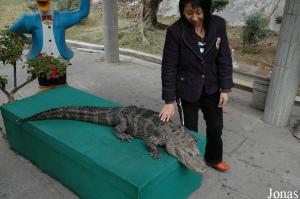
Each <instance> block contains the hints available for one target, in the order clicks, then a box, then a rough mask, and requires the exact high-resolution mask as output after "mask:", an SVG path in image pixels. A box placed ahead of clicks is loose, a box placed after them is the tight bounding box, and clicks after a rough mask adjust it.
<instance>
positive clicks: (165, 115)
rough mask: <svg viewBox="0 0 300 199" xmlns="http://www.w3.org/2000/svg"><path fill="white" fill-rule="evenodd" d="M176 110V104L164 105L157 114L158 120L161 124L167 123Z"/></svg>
mask: <svg viewBox="0 0 300 199" xmlns="http://www.w3.org/2000/svg"><path fill="white" fill-rule="evenodd" d="M175 110H176V102H172V103H168V104H165V105H164V106H163V108H162V110H161V112H160V114H159V117H160V120H161V121H163V122H168V121H169V120H170V119H171V118H172V117H173V115H174V114H175Z"/></svg>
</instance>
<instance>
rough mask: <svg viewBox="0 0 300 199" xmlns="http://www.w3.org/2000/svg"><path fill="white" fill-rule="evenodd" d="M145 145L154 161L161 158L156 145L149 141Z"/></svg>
mask: <svg viewBox="0 0 300 199" xmlns="http://www.w3.org/2000/svg"><path fill="white" fill-rule="evenodd" d="M145 145H146V147H147V148H148V150H149V152H150V156H152V157H153V158H154V159H159V158H160V153H159V150H158V147H157V146H156V145H155V144H153V143H152V142H149V141H145Z"/></svg>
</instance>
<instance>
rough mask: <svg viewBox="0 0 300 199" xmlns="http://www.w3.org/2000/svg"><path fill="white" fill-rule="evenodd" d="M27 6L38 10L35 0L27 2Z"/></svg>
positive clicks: (32, 9)
mask: <svg viewBox="0 0 300 199" xmlns="http://www.w3.org/2000/svg"><path fill="white" fill-rule="evenodd" d="M27 7H28V8H29V10H31V11H33V12H35V11H37V10H38V7H37V4H36V2H35V1H30V2H28V3H27Z"/></svg>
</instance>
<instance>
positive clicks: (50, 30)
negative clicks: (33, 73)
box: [10, 0, 90, 90]
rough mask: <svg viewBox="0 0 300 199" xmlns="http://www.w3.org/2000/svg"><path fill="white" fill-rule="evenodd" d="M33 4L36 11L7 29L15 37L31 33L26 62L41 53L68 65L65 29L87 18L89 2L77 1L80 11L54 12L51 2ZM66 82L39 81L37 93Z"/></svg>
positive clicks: (60, 80)
mask: <svg viewBox="0 0 300 199" xmlns="http://www.w3.org/2000/svg"><path fill="white" fill-rule="evenodd" d="M36 3H37V6H38V10H39V11H38V12H35V13H25V14H24V15H23V16H22V17H21V18H20V19H19V20H18V21H17V22H16V23H15V24H13V25H12V26H11V27H10V30H11V31H12V32H15V33H17V34H23V33H30V34H32V48H31V50H30V52H29V54H28V59H32V58H37V57H38V56H39V55H41V53H43V54H46V55H49V56H53V57H57V58H62V59H63V60H65V61H66V62H67V63H68V61H69V60H70V59H71V58H72V57H73V52H72V51H71V50H70V49H69V48H68V46H67V44H66V41H65V30H66V29H68V28H70V27H72V26H74V25H76V24H78V23H79V22H80V21H81V20H82V19H83V18H85V17H87V16H88V14H89V11H90V0H80V9H79V10H74V11H63V12H59V11H57V10H55V9H54V0H36ZM39 80H40V79H39ZM65 83H66V77H64V78H62V79H59V80H58V81H56V82H54V83H53V82H52V83H49V82H42V81H39V84H40V90H47V89H49V88H52V87H55V86H56V85H60V84H65ZM49 84H50V85H49ZM53 84H54V85H53Z"/></svg>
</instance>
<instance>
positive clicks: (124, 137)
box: [115, 121, 133, 142]
mask: <svg viewBox="0 0 300 199" xmlns="http://www.w3.org/2000/svg"><path fill="white" fill-rule="evenodd" d="M126 129H127V124H126V121H121V123H120V124H118V125H117V126H116V127H115V136H116V137H117V138H118V139H120V140H121V141H128V142H130V140H131V139H132V138H133V137H132V136H131V135H129V134H126V133H124V132H125V131H126Z"/></svg>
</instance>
